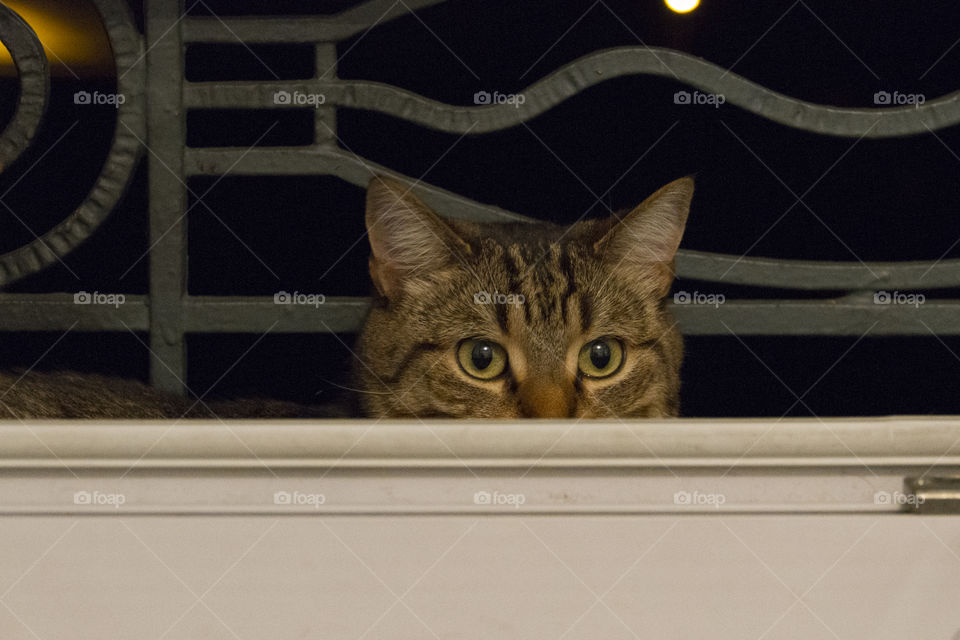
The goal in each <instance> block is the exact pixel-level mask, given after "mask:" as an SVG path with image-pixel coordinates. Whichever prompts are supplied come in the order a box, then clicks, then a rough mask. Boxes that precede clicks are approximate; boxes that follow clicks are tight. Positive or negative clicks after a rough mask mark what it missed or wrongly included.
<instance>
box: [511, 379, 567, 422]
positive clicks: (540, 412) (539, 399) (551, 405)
mask: <svg viewBox="0 0 960 640" xmlns="http://www.w3.org/2000/svg"><path fill="white" fill-rule="evenodd" d="M519 395H520V415H521V416H523V417H524V418H570V417H572V416H573V410H574V406H575V404H576V402H575V399H574V396H573V389H572V388H571V389H569V390H565V389H564V387H562V386H561V385H559V384H556V383H552V382H541V381H538V380H530V381H527V382H525V383H523V384H521V385H520V389H519Z"/></svg>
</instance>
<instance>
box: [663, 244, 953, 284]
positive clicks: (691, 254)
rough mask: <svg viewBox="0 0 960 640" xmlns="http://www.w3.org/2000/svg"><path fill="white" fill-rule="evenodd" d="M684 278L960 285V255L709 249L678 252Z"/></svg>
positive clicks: (679, 270)
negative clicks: (833, 258) (828, 257)
mask: <svg viewBox="0 0 960 640" xmlns="http://www.w3.org/2000/svg"><path fill="white" fill-rule="evenodd" d="M677 273H678V274H679V275H680V277H682V278H690V279H693V280H706V281H709V282H717V283H722V284H746V285H753V286H762V287H774V288H780V289H804V290H809V291H857V290H868V289H869V290H880V289H885V290H891V289H897V290H901V291H909V290H911V289H913V290H916V289H942V288H948V287H960V260H939V261H936V260H928V261H914V262H829V261H815V260H781V259H776V258H747V257H738V256H733V255H726V254H722V253H709V252H706V251H692V250H689V249H688V250H681V251H679V252H678V253H677Z"/></svg>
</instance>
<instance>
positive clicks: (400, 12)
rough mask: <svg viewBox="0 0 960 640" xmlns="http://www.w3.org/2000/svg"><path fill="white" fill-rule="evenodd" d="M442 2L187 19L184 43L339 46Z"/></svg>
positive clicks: (383, 1)
mask: <svg viewBox="0 0 960 640" xmlns="http://www.w3.org/2000/svg"><path fill="white" fill-rule="evenodd" d="M441 2H444V0H406V1H405V2H397V0H371V1H370V2H365V3H364V4H361V5H359V6H357V7H353V8H351V9H347V10H346V11H341V12H340V13H337V14H334V15H330V16H292V17H291V16H283V17H268V18H187V19H185V20H184V21H183V40H184V41H185V42H221V43H233V42H243V43H258V42H279V43H284V44H289V43H298V42H339V41H341V40H346V39H347V38H349V37H351V36H354V35H356V34H358V33H360V32H361V31H365V30H367V29H371V28H373V27H375V26H380V25H382V24H386V23H387V22H390V21H391V20H394V19H396V18H399V17H401V16H404V15H406V14H408V13H413V12H414V11H416V10H418V9H424V8H426V7H430V6H433V5H435V4H440V3H441Z"/></svg>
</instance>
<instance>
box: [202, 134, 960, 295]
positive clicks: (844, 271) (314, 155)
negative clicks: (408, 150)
mask: <svg viewBox="0 0 960 640" xmlns="http://www.w3.org/2000/svg"><path fill="white" fill-rule="evenodd" d="M227 171H229V172H230V173H231V174H233V175H335V176H338V177H340V178H343V179H344V180H346V181H347V182H349V183H351V184H354V185H356V186H358V187H366V185H367V182H368V181H369V180H370V177H371V176H373V175H374V174H384V175H391V176H394V177H396V178H397V179H398V180H401V181H402V182H406V183H407V184H414V182H415V181H414V180H412V179H411V178H409V177H406V176H402V175H399V174H397V173H396V172H394V171H392V170H390V169H387V168H386V167H383V166H381V165H378V164H376V163H374V162H372V161H370V160H366V159H364V158H361V157H359V156H356V155H354V154H352V153H348V152H346V151H343V150H341V149H336V148H331V147H326V146H324V147H319V146H318V147H287V148H283V147H280V148H277V147H270V148H258V149H246V148H239V147H228V148H214V149H208V148H193V149H187V151H186V172H187V173H188V174H190V175H220V174H223V173H226V172H227ZM413 192H414V193H415V194H417V195H418V196H419V197H421V198H422V199H423V200H424V202H426V203H427V204H428V205H430V206H432V207H433V208H435V209H436V210H437V211H439V212H440V213H441V214H443V215H446V216H450V217H453V218H463V219H468V220H473V221H477V222H504V221H528V222H529V221H532V219H531V218H528V217H525V216H521V215H520V214H517V213H513V212H511V211H507V210H505V209H501V208H499V207H494V206H491V205H485V204H481V203H479V202H475V201H473V200H470V199H468V198H464V197H462V196H459V195H457V194H454V193H451V192H449V191H445V190H443V189H438V188H437V187H433V186H431V185H427V184H425V183H422V182H419V183H416V184H415V185H414V187H413ZM677 273H678V275H679V276H680V277H681V278H690V279H693V280H705V281H709V282H719V283H723V284H745V285H752V286H759V287H774V288H783V289H804V290H811V291H853V290H866V289H873V290H878V289H898V290H911V289H937V288H946V287H957V286H960V260H940V261H915V262H867V263H861V262H846V263H845V262H826V261H808V260H778V259H774V258H750V257H741V256H735V255H726V254H721V253H710V252H706V251H691V250H681V251H680V252H679V253H678V254H677Z"/></svg>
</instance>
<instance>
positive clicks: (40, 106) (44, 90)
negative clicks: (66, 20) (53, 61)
mask: <svg viewBox="0 0 960 640" xmlns="http://www.w3.org/2000/svg"><path fill="white" fill-rule="evenodd" d="M0 42H3V44H4V46H6V48H7V50H8V51H9V52H10V57H11V58H13V64H14V65H16V67H17V73H18V74H19V76H20V98H19V100H18V101H17V109H16V111H15V112H14V114H13V119H12V120H11V121H10V124H8V125H7V128H6V129H4V130H3V133H2V134H0V173H2V172H3V171H4V170H5V169H6V168H7V167H9V166H10V165H12V164H13V163H14V162H15V161H16V159H17V158H18V157H20V154H21V153H23V152H24V150H25V149H26V148H27V147H29V146H30V142H31V141H32V140H33V136H34V134H35V133H36V132H37V127H39V126H40V121H41V120H43V114H44V112H45V111H46V109H47V99H48V97H49V94H50V75H49V68H48V66H47V56H46V55H45V54H44V52H43V45H42V44H40V39H39V38H37V34H36V33H34V31H33V29H31V28H30V25H28V24H27V23H26V22H24V20H23V18H21V17H20V16H19V15H17V14H16V13H15V12H14V11H13V9H10V8H9V7H7V6H5V5H2V4H0Z"/></svg>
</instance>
